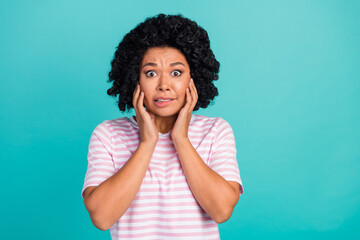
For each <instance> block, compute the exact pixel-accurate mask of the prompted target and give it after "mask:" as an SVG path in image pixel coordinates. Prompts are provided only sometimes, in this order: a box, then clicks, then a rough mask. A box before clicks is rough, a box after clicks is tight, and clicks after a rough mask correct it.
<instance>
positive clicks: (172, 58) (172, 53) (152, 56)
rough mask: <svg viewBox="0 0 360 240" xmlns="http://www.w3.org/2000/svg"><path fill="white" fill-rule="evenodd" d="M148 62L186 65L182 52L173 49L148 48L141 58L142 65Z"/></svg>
mask: <svg viewBox="0 0 360 240" xmlns="http://www.w3.org/2000/svg"><path fill="white" fill-rule="evenodd" d="M148 62H155V63H156V62H165V63H172V62H182V63H184V64H185V65H187V61H186V58H185V56H184V55H183V54H182V52H181V51H180V50H178V49H176V48H173V47H152V48H149V49H148V50H147V51H146V52H145V54H144V57H143V60H142V64H146V63H148Z"/></svg>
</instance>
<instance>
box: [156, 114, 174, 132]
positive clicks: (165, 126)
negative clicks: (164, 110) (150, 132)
mask: <svg viewBox="0 0 360 240" xmlns="http://www.w3.org/2000/svg"><path fill="white" fill-rule="evenodd" d="M176 119H177V115H174V116H169V117H161V116H157V115H155V126H156V128H157V129H158V131H159V132H160V133H167V132H169V131H170V130H171V129H172V128H173V126H174V124H175V121H176Z"/></svg>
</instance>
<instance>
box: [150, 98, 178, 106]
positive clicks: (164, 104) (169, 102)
mask: <svg viewBox="0 0 360 240" xmlns="http://www.w3.org/2000/svg"><path fill="white" fill-rule="evenodd" d="M158 99H170V101H166V102H156V101H155V100H158ZM155 100H154V104H155V105H156V106H157V107H160V108H163V107H167V106H168V105H170V104H171V103H172V102H173V101H174V100H175V98H156V99H155Z"/></svg>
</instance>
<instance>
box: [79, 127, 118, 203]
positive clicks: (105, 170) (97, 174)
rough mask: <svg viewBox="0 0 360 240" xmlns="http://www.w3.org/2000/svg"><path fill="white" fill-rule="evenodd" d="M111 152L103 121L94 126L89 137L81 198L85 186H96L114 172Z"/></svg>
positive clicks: (109, 140)
mask: <svg viewBox="0 0 360 240" xmlns="http://www.w3.org/2000/svg"><path fill="white" fill-rule="evenodd" d="M112 152H113V150H112V142H111V133H110V131H109V129H108V128H107V125H106V121H104V122H103V123H101V124H99V125H98V126H97V127H96V128H95V130H94V131H93V133H92V134H91V137H90V143H89V151H88V155H87V159H88V167H87V171H86V174H85V180H84V185H83V188H82V191H81V196H82V197H83V198H84V191H85V189H86V188H87V187H89V186H98V185H100V184H101V183H102V182H104V181H105V180H106V179H108V178H109V177H111V176H112V175H114V174H115V167H114V161H113V154H112Z"/></svg>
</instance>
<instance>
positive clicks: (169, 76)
mask: <svg viewBox="0 0 360 240" xmlns="http://www.w3.org/2000/svg"><path fill="white" fill-rule="evenodd" d="M190 78H191V77H190V67H189V64H188V62H187V61H186V58H185V56H184V55H183V54H182V53H181V52H180V51H179V50H178V49H176V48H172V47H153V48H149V49H148V50H147V52H146V53H145V54H144V57H143V60H142V62H141V64H140V79H139V83H140V89H141V90H142V91H143V92H144V104H145V107H146V108H147V109H148V110H149V111H151V112H152V113H154V114H155V115H158V116H161V117H168V116H173V115H176V114H178V113H179V111H180V110H181V108H182V107H183V106H184V105H185V91H186V88H188V87H189V82H190Z"/></svg>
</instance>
